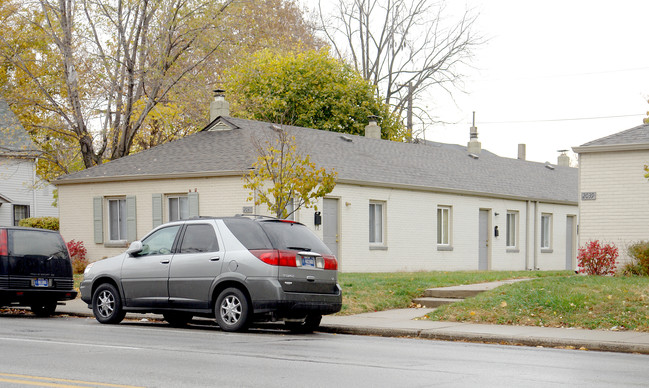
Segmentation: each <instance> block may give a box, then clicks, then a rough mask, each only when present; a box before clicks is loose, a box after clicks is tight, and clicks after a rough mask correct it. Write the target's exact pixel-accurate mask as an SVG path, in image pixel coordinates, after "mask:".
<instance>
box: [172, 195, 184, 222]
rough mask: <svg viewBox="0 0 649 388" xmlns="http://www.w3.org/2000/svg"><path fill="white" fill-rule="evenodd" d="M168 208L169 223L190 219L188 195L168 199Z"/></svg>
mask: <svg viewBox="0 0 649 388" xmlns="http://www.w3.org/2000/svg"><path fill="white" fill-rule="evenodd" d="M167 208H168V209H169V214H168V219H169V222H171V221H180V220H186V219H188V218H189V200H188V199H187V196H186V195H177V196H169V197H167Z"/></svg>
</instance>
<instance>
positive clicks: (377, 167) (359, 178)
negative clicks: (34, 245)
mask: <svg viewBox="0 0 649 388" xmlns="http://www.w3.org/2000/svg"><path fill="white" fill-rule="evenodd" d="M217 122H221V123H225V124H228V125H229V126H231V127H232V128H233V129H232V130H225V131H210V129H213V128H214V125H215V123H217ZM283 128H284V129H286V130H287V131H289V133H290V134H292V135H294V136H295V138H296V141H297V144H298V149H299V150H301V151H302V152H304V153H307V154H309V155H310V157H311V160H312V161H313V162H315V163H316V164H317V165H319V166H324V167H327V168H334V169H335V170H336V171H337V172H338V180H339V182H348V183H363V184H369V185H379V186H391V187H404V188H412V189H422V190H431V191H445V192H459V193H469V194H481V195H489V196H497V197H501V196H502V197H514V198H526V199H530V200H544V201H552V202H562V203H565V202H567V203H577V196H578V195H577V169H575V168H570V167H560V166H553V167H554V169H548V168H546V167H545V165H544V164H543V163H536V162H529V161H523V160H518V159H510V158H503V157H500V156H497V155H495V154H493V153H491V152H488V151H483V152H482V153H481V154H480V157H479V158H478V159H474V158H472V157H470V156H469V155H468V153H467V151H466V147H462V146H459V145H451V144H444V143H434V142H423V143H421V144H408V143H399V142H393V141H387V140H379V139H370V138H366V137H363V136H355V135H348V134H345V135H343V134H341V133H336V132H328V131H321V130H315V129H311V128H301V127H293V126H283ZM274 136H275V133H274V132H273V129H272V127H271V124H269V123H266V122H259V121H252V120H243V119H237V118H232V117H222V118H219V119H217V120H215V122H213V123H211V124H210V125H208V126H207V127H206V128H205V129H203V130H202V131H201V132H198V133H195V134H193V135H189V136H186V137H185V138H183V139H180V140H176V141H173V142H170V143H166V144H163V145H160V146H157V147H154V148H151V149H149V150H146V151H142V152H140V153H137V154H134V155H129V156H127V157H124V158H121V159H117V160H114V161H112V162H109V163H105V164H103V165H100V166H96V167H93V168H90V169H87V170H84V171H80V172H78V173H75V174H71V175H67V176H64V177H61V178H59V179H58V180H57V181H56V184H66V183H76V182H92V181H93V180H95V181H96V180H126V179H129V180H130V179H147V178H149V179H150V178H153V177H163V176H169V177H182V176H209V175H224V174H228V173H237V174H241V173H242V172H244V171H247V170H248V169H249V168H250V166H251V165H252V163H253V162H254V161H255V160H256V155H255V151H254V147H253V144H252V139H253V137H257V138H259V137H261V138H262V139H263V138H264V137H265V138H274ZM349 140H351V141H349Z"/></svg>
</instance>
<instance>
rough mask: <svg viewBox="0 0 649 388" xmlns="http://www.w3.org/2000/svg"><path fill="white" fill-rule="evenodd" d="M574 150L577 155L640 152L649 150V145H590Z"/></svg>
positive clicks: (573, 148) (574, 148)
mask: <svg viewBox="0 0 649 388" xmlns="http://www.w3.org/2000/svg"><path fill="white" fill-rule="evenodd" d="M572 150H573V152H575V153H577V154H586V153H590V152H615V151H640V150H649V143H633V144H602V145H589V146H579V147H572Z"/></svg>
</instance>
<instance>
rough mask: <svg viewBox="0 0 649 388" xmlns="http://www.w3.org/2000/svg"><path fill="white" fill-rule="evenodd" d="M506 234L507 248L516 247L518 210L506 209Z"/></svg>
mask: <svg viewBox="0 0 649 388" xmlns="http://www.w3.org/2000/svg"><path fill="white" fill-rule="evenodd" d="M506 217H507V218H506V220H505V222H506V224H507V227H506V236H505V245H506V247H507V248H509V249H515V248H517V247H518V235H519V233H518V211H514V210H508V211H507V216H506Z"/></svg>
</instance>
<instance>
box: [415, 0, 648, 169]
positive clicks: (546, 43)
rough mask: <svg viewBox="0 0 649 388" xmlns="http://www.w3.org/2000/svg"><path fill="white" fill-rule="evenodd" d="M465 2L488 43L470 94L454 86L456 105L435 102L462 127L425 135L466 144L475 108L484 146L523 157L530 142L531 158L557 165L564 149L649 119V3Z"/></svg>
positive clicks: (470, 79)
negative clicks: (521, 145)
mask: <svg viewBox="0 0 649 388" xmlns="http://www.w3.org/2000/svg"><path fill="white" fill-rule="evenodd" d="M450 2H452V3H453V6H457V4H458V3H459V2H458V1H457V0H453V1H450ZM465 3H466V4H467V6H468V7H469V8H473V9H475V10H476V11H477V12H479V14H480V15H479V18H478V25H477V27H478V29H479V31H480V32H481V33H482V34H483V35H485V36H486V37H487V38H489V41H488V43H486V44H484V45H483V46H482V47H481V48H480V49H478V51H477V52H476V55H475V60H474V62H473V64H474V66H475V67H476V69H474V70H470V69H469V70H467V71H466V74H467V78H466V84H465V86H464V89H465V90H466V92H467V93H466V94H462V93H455V94H454V98H455V100H456V101H455V104H454V103H453V102H452V101H451V100H449V99H445V101H443V102H441V103H438V104H437V105H435V104H434V103H432V102H430V105H429V106H430V108H431V109H434V112H435V113H436V115H437V116H438V117H439V118H440V119H442V120H444V121H447V122H457V123H458V124H453V125H437V126H434V127H433V128H432V129H431V130H429V131H427V133H426V139H428V140H435V141H441V142H446V143H457V144H462V145H466V142H467V141H468V140H469V127H470V126H471V117H472V112H473V111H475V112H476V125H477V127H478V133H479V140H480V141H481V142H482V147H483V149H488V150H490V151H492V152H495V153H496V154H498V155H500V156H505V157H511V158H516V157H517V149H518V144H519V143H525V144H526V145H527V159H528V160H533V161H538V162H545V161H550V162H552V163H556V160H557V156H558V155H559V154H558V152H557V150H559V149H571V147H574V146H578V145H581V144H583V143H586V142H588V141H591V140H595V139H598V138H600V137H604V136H608V135H610V134H613V133H616V132H619V131H622V130H625V129H629V128H632V127H635V126H637V125H640V124H642V118H643V117H644V116H645V115H646V112H647V111H648V110H649V104H648V103H647V98H649V49H648V48H647V47H648V46H649V45H648V43H649V33H648V32H649V28H648V24H647V17H649V1H643V0H616V1H599V0H590V1H586V0H583V1H582V0H544V1H520V0H489V1H480V0H466V1H465ZM436 100H437V101H439V98H437V99H436ZM456 105H457V106H456Z"/></svg>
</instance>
